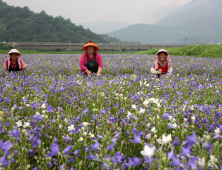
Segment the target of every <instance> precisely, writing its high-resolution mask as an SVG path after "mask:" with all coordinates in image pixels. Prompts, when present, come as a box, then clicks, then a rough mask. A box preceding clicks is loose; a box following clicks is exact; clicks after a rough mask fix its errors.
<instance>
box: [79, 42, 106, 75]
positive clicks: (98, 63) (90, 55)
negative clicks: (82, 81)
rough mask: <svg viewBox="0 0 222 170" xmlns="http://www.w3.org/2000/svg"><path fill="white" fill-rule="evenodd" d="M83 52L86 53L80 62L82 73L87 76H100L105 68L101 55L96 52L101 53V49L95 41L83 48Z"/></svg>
mask: <svg viewBox="0 0 222 170" xmlns="http://www.w3.org/2000/svg"><path fill="white" fill-rule="evenodd" d="M82 50H83V51H86V52H85V53H83V54H82V56H81V58H80V61H79V66H80V68H81V73H84V74H85V75H92V74H96V75H97V76H98V75H100V74H101V72H102V68H103V60H102V57H101V55H100V54H99V53H97V52H96V51H99V47H98V46H97V45H96V44H95V43H94V42H93V41H88V42H87V43H86V44H85V45H84V46H83V47H82Z"/></svg>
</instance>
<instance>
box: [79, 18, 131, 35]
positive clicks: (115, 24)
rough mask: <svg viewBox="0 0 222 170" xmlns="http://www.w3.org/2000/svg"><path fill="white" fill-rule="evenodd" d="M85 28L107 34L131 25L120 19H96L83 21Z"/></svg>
mask: <svg viewBox="0 0 222 170" xmlns="http://www.w3.org/2000/svg"><path fill="white" fill-rule="evenodd" d="M80 25H82V26H83V27H84V28H85V29H87V28H89V29H90V30H91V31H92V32H94V33H96V34H106V33H108V32H113V31H116V30H119V29H122V28H125V27H127V26H129V25H130V24H128V23H124V22H119V21H96V22H93V23H82V24H80Z"/></svg>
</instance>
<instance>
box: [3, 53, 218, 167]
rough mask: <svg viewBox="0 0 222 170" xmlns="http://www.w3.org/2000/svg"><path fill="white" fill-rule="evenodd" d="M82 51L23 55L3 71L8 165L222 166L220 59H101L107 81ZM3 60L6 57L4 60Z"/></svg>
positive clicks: (106, 56) (120, 57)
mask: <svg viewBox="0 0 222 170" xmlns="http://www.w3.org/2000/svg"><path fill="white" fill-rule="evenodd" d="M80 56H81V55H48V54H44V55H36V54H35V55H34V54H33V55H24V56H23V60H24V61H25V63H26V64H27V69H26V72H25V73H24V74H17V73H15V74H13V73H7V72H5V71H4V69H3V68H2V67H3V66H2V67H1V68H0V143H1V144H0V167H1V169H10V170H11V169H19V170H20V169H21V170H23V169H34V170H37V169H43V170H47V169H54V170H56V169H71V170H73V169H75V170H80V169H81V170H85V169H92V170H95V169H97V170H100V169H104V170H106V169H113V170H114V169H115V170H123V169H132V170H137V169H138V170H139V169H142V170H143V169H162V170H165V169H166V170H167V169H181V170H182V169H222V142H221V141H222V60H221V59H219V58H195V57H171V60H172V63H173V69H174V71H173V74H172V75H168V76H163V77H162V78H161V79H160V80H159V79H157V78H155V76H154V75H151V74H150V68H151V65H152V64H153V61H154V56H145V55H123V54H121V55H106V54H104V55H102V57H103V63H104V69H103V72H102V75H101V76H99V77H95V76H93V77H85V76H81V75H80V74H79V72H80V68H79V58H80ZM4 60H5V55H0V61H1V63H4Z"/></svg>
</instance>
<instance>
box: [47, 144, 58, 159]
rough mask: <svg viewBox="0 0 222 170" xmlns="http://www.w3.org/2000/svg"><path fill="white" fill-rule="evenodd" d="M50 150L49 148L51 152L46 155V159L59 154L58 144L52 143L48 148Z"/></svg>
mask: <svg viewBox="0 0 222 170" xmlns="http://www.w3.org/2000/svg"><path fill="white" fill-rule="evenodd" d="M50 148H51V152H50V153H48V154H47V155H46V156H47V157H52V156H56V155H57V154H58V153H59V145H58V144H55V143H53V144H52V145H51V146H50Z"/></svg>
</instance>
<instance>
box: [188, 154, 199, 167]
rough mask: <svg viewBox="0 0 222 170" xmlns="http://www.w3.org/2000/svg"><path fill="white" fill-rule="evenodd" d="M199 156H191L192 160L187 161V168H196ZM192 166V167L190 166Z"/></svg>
mask: <svg viewBox="0 0 222 170" xmlns="http://www.w3.org/2000/svg"><path fill="white" fill-rule="evenodd" d="M198 160H199V156H197V157H195V156H191V160H190V161H189V162H188V163H187V169H196V167H197V163H198ZM190 167H191V168H190Z"/></svg>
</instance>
